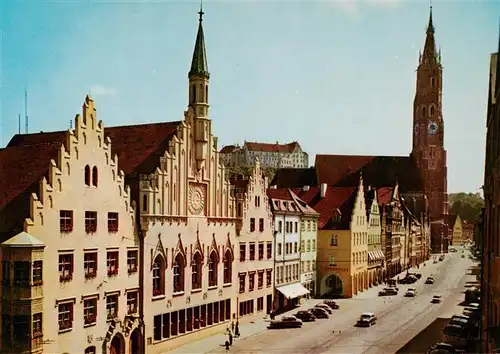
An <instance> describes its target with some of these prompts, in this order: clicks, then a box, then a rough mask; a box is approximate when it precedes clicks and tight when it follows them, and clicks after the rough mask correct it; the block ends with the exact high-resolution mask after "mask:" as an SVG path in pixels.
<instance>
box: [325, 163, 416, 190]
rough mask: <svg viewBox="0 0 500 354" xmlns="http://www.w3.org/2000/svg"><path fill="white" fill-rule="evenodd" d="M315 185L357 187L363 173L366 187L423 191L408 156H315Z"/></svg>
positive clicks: (413, 165)
mask: <svg viewBox="0 0 500 354" xmlns="http://www.w3.org/2000/svg"><path fill="white" fill-rule="evenodd" d="M316 172H317V179H318V184H321V183H327V184H328V185H333V186H339V187H348V186H357V184H358V182H359V174H360V172H361V173H363V181H364V183H365V185H371V186H373V187H377V188H379V187H393V186H395V185H396V183H398V184H399V186H400V189H401V190H402V191H420V190H422V180H421V178H420V172H419V170H418V168H417V166H416V165H415V163H414V161H413V158H412V157H408V156H354V155H352V156H351V155H316Z"/></svg>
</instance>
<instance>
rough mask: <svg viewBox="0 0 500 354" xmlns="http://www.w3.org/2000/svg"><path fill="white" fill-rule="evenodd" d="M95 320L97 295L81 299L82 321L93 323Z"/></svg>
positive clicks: (86, 323)
mask: <svg viewBox="0 0 500 354" xmlns="http://www.w3.org/2000/svg"><path fill="white" fill-rule="evenodd" d="M96 321H97V297H92V298H88V299H84V300H83V323H84V324H85V325H91V324H95V323H96Z"/></svg>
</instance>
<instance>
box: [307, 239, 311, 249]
mask: <svg viewBox="0 0 500 354" xmlns="http://www.w3.org/2000/svg"><path fill="white" fill-rule="evenodd" d="M307 252H311V240H307Z"/></svg>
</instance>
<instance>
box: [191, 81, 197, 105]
mask: <svg viewBox="0 0 500 354" xmlns="http://www.w3.org/2000/svg"><path fill="white" fill-rule="evenodd" d="M191 103H196V85H191Z"/></svg>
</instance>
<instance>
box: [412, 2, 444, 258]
mask: <svg viewBox="0 0 500 354" xmlns="http://www.w3.org/2000/svg"><path fill="white" fill-rule="evenodd" d="M442 73H443V67H442V65H441V53H440V52H438V51H437V50H436V42H435V39H434V23H433V21H432V6H431V8H430V15H429V24H428V26H427V33H426V38H425V44H424V49H423V52H421V54H420V58H419V65H418V68H417V84H416V92H415V100H414V102H413V150H412V153H411V155H412V157H413V158H414V161H415V163H416V164H417V166H418V167H419V170H420V174H421V177H422V180H423V184H424V185H423V187H424V190H425V193H426V194H427V197H428V198H429V214H430V218H431V222H432V221H434V222H439V221H440V220H443V221H444V222H445V220H447V218H446V215H447V214H448V203H447V199H448V197H447V184H448V183H447V168H446V150H445V149H444V121H443V112H442V82H443V78H442ZM432 230H434V231H432ZM432 230H431V246H432V247H433V249H434V250H436V251H437V250H440V249H441V247H442V246H444V244H445V243H446V242H445V240H446V238H447V237H446V236H447V231H448V228H447V226H446V227H445V226H441V227H440V228H439V230H438V228H437V227H436V226H435V225H433V227H432ZM445 248H447V247H445Z"/></svg>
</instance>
